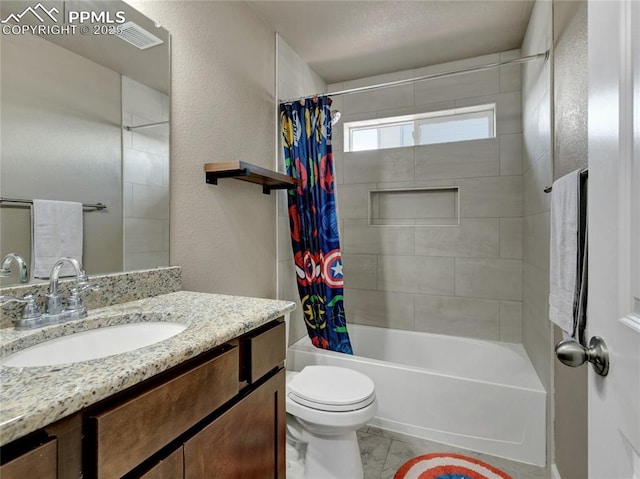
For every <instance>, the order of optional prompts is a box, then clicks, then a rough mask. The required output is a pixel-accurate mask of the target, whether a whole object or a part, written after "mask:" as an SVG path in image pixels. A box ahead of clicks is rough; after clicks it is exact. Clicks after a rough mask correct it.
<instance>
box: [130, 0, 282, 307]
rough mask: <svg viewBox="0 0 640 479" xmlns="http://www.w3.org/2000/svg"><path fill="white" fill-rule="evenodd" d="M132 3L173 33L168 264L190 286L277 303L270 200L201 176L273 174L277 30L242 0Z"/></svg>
mask: <svg viewBox="0 0 640 479" xmlns="http://www.w3.org/2000/svg"><path fill="white" fill-rule="evenodd" d="M131 4H132V5H133V6H134V7H135V8H137V9H138V10H140V11H141V12H142V13H144V14H146V15H147V16H149V17H151V18H153V19H155V20H156V21H158V22H160V23H161V24H162V25H163V26H164V27H165V28H167V29H168V30H169V31H170V32H171V39H172V60H171V63H172V65H171V75H172V78H171V188H170V189H171V208H170V222H171V235H170V238H171V249H170V260H171V264H172V265H179V266H181V267H182V279H183V287H184V289H187V290H195V291H205V292H217V293H231V294H239V295H249V296H259V297H275V295H276V242H275V236H276V234H275V220H274V219H275V217H276V198H275V195H270V196H267V195H263V194H262V188H260V187H258V186H256V185H252V184H249V183H245V182H241V181H237V180H233V179H222V180H220V182H219V184H218V185H217V186H208V185H207V184H206V183H205V178H204V171H203V164H204V163H207V162H216V161H231V160H244V161H248V162H251V163H255V164H257V165H260V166H263V167H267V168H273V165H274V162H275V159H274V158H275V157H274V152H275V139H276V133H275V120H274V118H275V110H274V105H275V97H274V96H275V40H274V33H273V32H272V31H271V30H270V29H269V28H268V27H267V26H266V25H265V24H264V23H263V21H262V20H260V19H259V18H258V17H257V16H256V15H255V14H254V12H253V11H252V10H251V9H250V7H249V6H248V5H247V4H246V3H244V2H217V1H202V2H172V1H133V2H131Z"/></svg>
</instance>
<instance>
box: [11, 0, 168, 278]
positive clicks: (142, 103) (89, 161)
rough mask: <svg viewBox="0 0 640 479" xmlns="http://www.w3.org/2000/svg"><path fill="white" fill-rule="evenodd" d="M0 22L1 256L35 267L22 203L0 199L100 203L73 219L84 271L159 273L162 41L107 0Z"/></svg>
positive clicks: (18, 12)
mask: <svg viewBox="0 0 640 479" xmlns="http://www.w3.org/2000/svg"><path fill="white" fill-rule="evenodd" d="M0 15H1V18H2V22H3V23H2V24H1V25H0V27H1V28H2V32H1V34H0V44H1V48H2V55H1V62H2V65H1V67H2V68H1V75H2V78H1V90H2V91H1V105H2V108H1V124H2V129H1V157H0V158H1V159H0V196H1V197H2V198H3V201H2V203H0V258H2V257H4V256H5V255H6V254H8V253H17V254H19V255H21V256H22V257H23V258H24V259H25V260H26V262H27V264H28V265H29V270H30V271H31V270H32V269H33V264H32V251H31V250H32V248H31V245H32V227H31V206H30V205H29V204H27V203H22V202H13V201H6V199H18V200H27V201H30V200H33V199H45V200H61V201H75V202H81V203H84V204H88V205H91V204H96V203H103V204H105V205H106V206H107V208H106V209H103V210H97V209H95V208H91V207H85V208H84V210H83V211H84V212H83V214H82V236H83V241H82V262H83V264H84V266H85V269H86V270H87V273H89V274H104V273H112V272H120V271H130V270H136V269H145V268H151V267H156V266H168V265H169V122H168V120H169V105H170V101H169V88H170V35H169V32H168V31H167V30H165V29H164V28H162V27H160V26H157V25H156V24H155V22H154V21H153V20H150V19H149V18H147V17H145V16H144V15H142V14H141V13H139V12H138V11H136V10H135V9H133V8H132V7H131V6H129V5H127V4H126V3H124V2H121V1H117V0H116V1H88V0H80V1H65V2H62V1H54V2H47V1H44V2H38V1H35V0H34V1H27V2H25V1H3V2H2V6H1V9H0ZM34 32H36V33H38V34H39V35H38V34H34ZM134 43H137V44H138V46H135V45H134ZM155 43H157V44H155ZM149 125H150V126H149ZM62 223H63V227H64V226H66V225H65V224H64V221H63V222H62ZM30 279H31V280H37V278H33V277H32V278H30ZM18 282H19V275H18V268H17V265H16V264H15V263H14V264H12V265H11V274H10V275H9V277H3V278H0V286H8V285H10V284H16V283H18Z"/></svg>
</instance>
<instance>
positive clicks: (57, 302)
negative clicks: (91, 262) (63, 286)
mask: <svg viewBox="0 0 640 479" xmlns="http://www.w3.org/2000/svg"><path fill="white" fill-rule="evenodd" d="M65 263H69V264H70V265H71V266H73V269H74V270H75V273H76V280H77V282H78V287H79V288H84V287H86V286H88V285H89V278H87V273H86V272H85V270H84V268H83V267H82V264H80V261H78V260H77V259H75V258H70V257H64V258H60V259H59V260H58V261H56V263H55V264H54V265H53V268H51V273H50V274H49V291H48V293H47V296H46V298H47V299H46V303H45V313H46V314H48V315H57V314H61V313H62V312H63V310H64V306H63V304H62V298H61V297H60V294H59V293H58V286H59V279H58V278H59V277H60V270H61V269H62V267H63V266H64V264H65Z"/></svg>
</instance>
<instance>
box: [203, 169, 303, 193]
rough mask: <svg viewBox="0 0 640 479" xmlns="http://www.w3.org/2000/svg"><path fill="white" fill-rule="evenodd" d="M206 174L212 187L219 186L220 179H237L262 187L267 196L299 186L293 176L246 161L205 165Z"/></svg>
mask: <svg viewBox="0 0 640 479" xmlns="http://www.w3.org/2000/svg"><path fill="white" fill-rule="evenodd" d="M204 172H205V176H206V180H207V183H208V184H210V185H217V184H218V178H235V179H237V180H242V181H248V182H250V183H256V184H258V185H262V192H263V193H264V194H265V195H268V194H270V193H271V190H288V189H291V188H295V186H296V185H297V180H296V179H295V178H293V177H291V176H288V175H284V174H282V173H278V172H276V171H272V170H268V169H266V168H262V167H261V166H256V165H252V164H251V163H247V162H246V161H225V162H220V163H205V164H204Z"/></svg>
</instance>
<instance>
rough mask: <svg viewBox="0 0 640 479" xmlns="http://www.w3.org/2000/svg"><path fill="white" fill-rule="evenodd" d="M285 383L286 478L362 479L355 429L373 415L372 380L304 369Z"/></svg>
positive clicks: (336, 371) (349, 373)
mask: <svg viewBox="0 0 640 479" xmlns="http://www.w3.org/2000/svg"><path fill="white" fill-rule="evenodd" d="M287 319H288V318H287ZM287 326H288V321H287ZM286 383H287V386H286V410H287V479H363V477H364V473H363V470H362V460H361V459H360V448H359V447H358V438H357V436H356V431H357V430H358V429H359V428H361V427H362V426H364V425H365V424H367V423H368V422H369V421H371V419H373V417H374V416H375V413H376V410H377V402H376V396H375V390H374V384H373V381H372V380H371V379H370V378H369V377H368V376H366V375H364V374H362V373H360V372H358V371H353V370H351V369H347V368H342V367H336V366H306V367H305V368H303V369H302V371H300V372H293V371H287V378H286Z"/></svg>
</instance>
